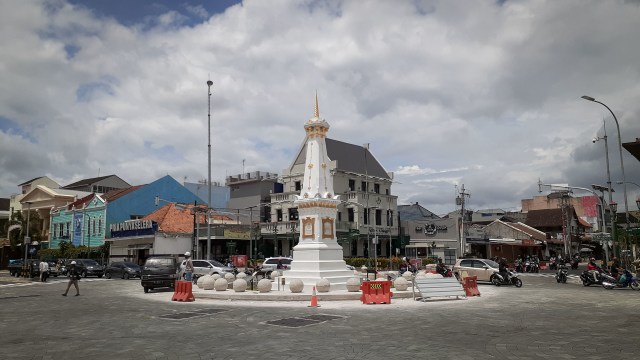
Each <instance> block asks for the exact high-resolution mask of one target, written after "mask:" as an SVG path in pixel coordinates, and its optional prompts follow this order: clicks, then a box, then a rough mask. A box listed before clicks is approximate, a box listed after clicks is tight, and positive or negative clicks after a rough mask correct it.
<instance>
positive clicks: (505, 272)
mask: <svg viewBox="0 0 640 360" xmlns="http://www.w3.org/2000/svg"><path fill="white" fill-rule="evenodd" d="M498 272H499V273H500V276H502V279H503V282H505V283H506V282H508V281H509V266H508V265H507V259H505V258H501V259H500V262H499V263H498Z"/></svg>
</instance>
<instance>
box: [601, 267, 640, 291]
mask: <svg viewBox="0 0 640 360" xmlns="http://www.w3.org/2000/svg"><path fill="white" fill-rule="evenodd" d="M601 276H602V287H603V288H605V289H607V290H611V289H614V288H626V287H630V288H631V289H633V290H636V291H640V283H638V278H636V277H635V276H633V274H632V273H631V272H629V270H626V269H625V270H624V273H623V274H622V275H621V276H620V277H619V278H618V279H616V278H614V277H613V276H611V274H601Z"/></svg>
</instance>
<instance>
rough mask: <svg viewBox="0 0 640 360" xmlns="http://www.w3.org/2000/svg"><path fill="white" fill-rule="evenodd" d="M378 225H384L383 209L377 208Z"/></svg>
mask: <svg viewBox="0 0 640 360" xmlns="http://www.w3.org/2000/svg"><path fill="white" fill-rule="evenodd" d="M376 225H382V210H380V209H376Z"/></svg>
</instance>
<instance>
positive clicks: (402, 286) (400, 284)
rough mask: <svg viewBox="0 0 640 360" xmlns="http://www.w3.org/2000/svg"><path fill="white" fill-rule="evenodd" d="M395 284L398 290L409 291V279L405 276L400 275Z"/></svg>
mask: <svg viewBox="0 0 640 360" xmlns="http://www.w3.org/2000/svg"><path fill="white" fill-rule="evenodd" d="M393 285H394V286H395V288H396V290H398V291H407V288H409V281H408V280H407V279H405V278H403V277H399V278H397V279H396V280H395V281H394V282H393Z"/></svg>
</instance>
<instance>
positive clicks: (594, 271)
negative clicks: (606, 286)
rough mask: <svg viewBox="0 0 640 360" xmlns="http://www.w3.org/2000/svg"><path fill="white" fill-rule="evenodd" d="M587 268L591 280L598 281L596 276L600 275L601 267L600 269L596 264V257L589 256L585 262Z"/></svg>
mask: <svg viewBox="0 0 640 360" xmlns="http://www.w3.org/2000/svg"><path fill="white" fill-rule="evenodd" d="M587 270H588V271H589V273H590V274H591V276H592V277H593V280H594V281H595V282H598V281H599V280H598V278H599V277H600V271H601V270H602V269H600V267H599V266H598V265H597V264H596V259H595V258H590V259H589V263H588V264H587Z"/></svg>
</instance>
